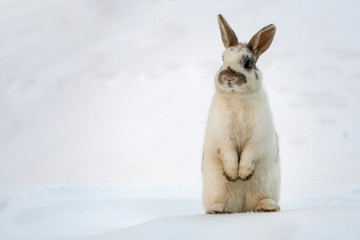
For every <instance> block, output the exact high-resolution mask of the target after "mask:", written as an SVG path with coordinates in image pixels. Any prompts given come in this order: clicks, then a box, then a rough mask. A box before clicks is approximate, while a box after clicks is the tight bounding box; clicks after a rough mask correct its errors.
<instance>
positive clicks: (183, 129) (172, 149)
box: [0, 0, 360, 239]
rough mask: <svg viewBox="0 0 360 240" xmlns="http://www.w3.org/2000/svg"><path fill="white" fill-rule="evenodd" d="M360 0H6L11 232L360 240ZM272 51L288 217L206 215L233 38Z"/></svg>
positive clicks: (9, 235)
mask: <svg viewBox="0 0 360 240" xmlns="http://www.w3.org/2000/svg"><path fill="white" fill-rule="evenodd" d="M359 7H360V2H359V1H355V0H354V1H351V0H345V1H338V0H337V1H331V0H330V1H325V0H321V1H300V0H296V1H285V0H279V1H260V0H254V1H241V0H232V1H227V2H226V3H225V2H224V1H205V0H201V1H165V0H152V1H151V0H149V1H113V0H103V1H100V0H91V1H85V0H78V1H60V0H52V1H48V0H34V1H25V0H2V1H0V33H1V34H0V116H1V117H0V166H1V167H0V183H1V185H0V239H82V238H85V239H144V238H146V239H148V238H150V239H219V238H225V237H236V238H244V239H305V238H306V239H359V238H360V230H359V228H358V225H359V222H360V174H359V173H360V161H359V159H360V149H359V148H358V146H359V143H360V141H359V139H360V125H359V122H360V114H359V109H360V94H359V89H360V69H359V67H358V66H360V47H359V43H360V33H359V32H358V31H357V29H358V28H359V22H360V15H359V14H358V9H359ZM218 13H222V14H223V15H224V16H225V18H226V19H227V20H228V21H229V23H230V24H231V26H232V27H233V28H234V30H235V32H236V33H237V34H238V38H239V39H240V40H243V41H248V40H249V39H250V38H251V36H252V35H253V34H254V33H255V32H256V31H257V30H259V29H260V28H261V27H263V26H265V25H267V24H269V23H274V24H275V25H276V26H277V35H276V36H275V39H274V42H273V44H272V46H271V48H270V49H269V50H268V52H266V53H265V54H264V55H263V56H261V58H260V60H259V62H258V67H259V68H260V69H261V70H262V72H263V75H264V84H265V86H266V88H267V90H268V94H269V97H270V101H271V106H272V109H273V113H274V118H275V123H276V126H277V130H278V134H279V136H280V153H281V160H282V175H283V180H282V186H283V190H282V194H281V207H282V210H281V212H279V213H271V214H269V213H267V214H262V213H247V214H232V215H216V216H210V215H204V214H203V209H202V206H201V172H200V167H201V155H202V143H203V135H204V129H205V125H206V118H207V111H208V108H209V104H210V100H211V97H212V94H213V91H214V87H213V77H214V74H215V72H216V71H217V69H218V68H219V67H220V65H221V53H222V51H223V46H222V44H221V40H220V33H219V30H218V26H217V20H216V15H217V14H218Z"/></svg>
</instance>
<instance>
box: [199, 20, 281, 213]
mask: <svg viewBox="0 0 360 240" xmlns="http://www.w3.org/2000/svg"><path fill="white" fill-rule="evenodd" d="M218 22H219V27H220V32H221V38H222V42H223V44H224V46H225V51H224V53H223V56H222V58H223V65H222V67H221V68H220V70H219V71H218V72H217V74H216V76H215V88H216V91H215V94H214V97H213V100H212V102H211V106H210V110H209V117H208V122H207V126H206V133H205V141H204V153H203V159H202V180H203V196H202V198H203V205H204V208H205V210H206V213H208V214H216V213H240V212H252V211H255V212H276V211H279V210H280V206H279V198H280V160H279V147H278V136H277V133H276V131H275V126H274V121H273V117H272V112H271V110H270V105H269V101H268V96H267V93H266V91H265V89H264V87H263V86H262V74H261V72H260V70H259V69H258V68H257V66H256V62H257V60H258V58H259V57H260V55H261V54H263V53H264V52H265V51H266V50H267V49H268V48H269V47H270V45H271V43H272V40H273V38H274V35H275V32H276V27H275V25H273V24H270V25H268V26H266V27H264V28H262V29H261V30H260V31H258V32H257V33H256V34H255V35H254V36H253V37H252V38H251V40H250V41H249V43H247V44H246V43H239V42H238V39H237V37H236V35H235V33H234V31H233V30H232V29H231V27H230V26H229V24H228V23H227V22H226V20H225V19H224V17H223V16H222V15H221V14H219V15H218Z"/></svg>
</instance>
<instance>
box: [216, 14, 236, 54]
mask: <svg viewBox="0 0 360 240" xmlns="http://www.w3.org/2000/svg"><path fill="white" fill-rule="evenodd" d="M218 22H219V28H220V32H221V39H222V42H223V44H224V46H225V48H229V47H233V46H236V45H238V44H239V41H238V39H237V37H236V34H235V32H234V31H233V30H232V28H231V27H230V25H229V24H228V23H227V21H226V20H225V18H224V17H223V16H222V15H221V14H219V15H218Z"/></svg>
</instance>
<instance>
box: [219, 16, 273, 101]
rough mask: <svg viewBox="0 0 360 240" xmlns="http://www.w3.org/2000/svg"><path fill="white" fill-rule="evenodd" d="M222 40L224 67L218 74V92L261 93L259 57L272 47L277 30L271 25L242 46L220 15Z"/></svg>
mask: <svg viewBox="0 0 360 240" xmlns="http://www.w3.org/2000/svg"><path fill="white" fill-rule="evenodd" d="M218 21H219V27H220V32H221V39H222V41H223V44H224V46H225V48H226V49H225V51H224V53H223V66H222V67H221V68H220V70H219V71H218V73H217V74H216V78H215V82H216V86H217V88H218V89H219V90H220V91H222V92H225V93H235V94H236V93H240V94H249V93H253V92H256V91H257V90H259V89H261V86H262V75H261V72H260V71H259V70H258V69H257V68H256V62H257V60H258V58H259V57H260V55H261V54H262V53H264V52H265V51H266V50H267V49H268V48H269V47H270V45H271V42H272V40H273V38H274V35H275V32H276V27H275V25H273V24H270V25H268V26H266V27H264V28H262V29H261V30H260V31H259V32H257V33H256V34H255V35H254V36H253V37H252V38H251V40H250V41H249V43H247V44H246V43H239V42H238V39H237V37H236V35H235V33H234V31H233V30H232V29H231V27H230V25H229V24H228V23H227V22H226V20H225V19H224V17H223V16H222V15H221V14H219V15H218Z"/></svg>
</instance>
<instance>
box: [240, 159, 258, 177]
mask: <svg viewBox="0 0 360 240" xmlns="http://www.w3.org/2000/svg"><path fill="white" fill-rule="evenodd" d="M254 166H255V164H254V162H252V163H251V164H249V165H247V164H241V162H240V168H239V178H240V179H241V180H242V181H248V180H250V178H251V177H252V176H253V175H254Z"/></svg>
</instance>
